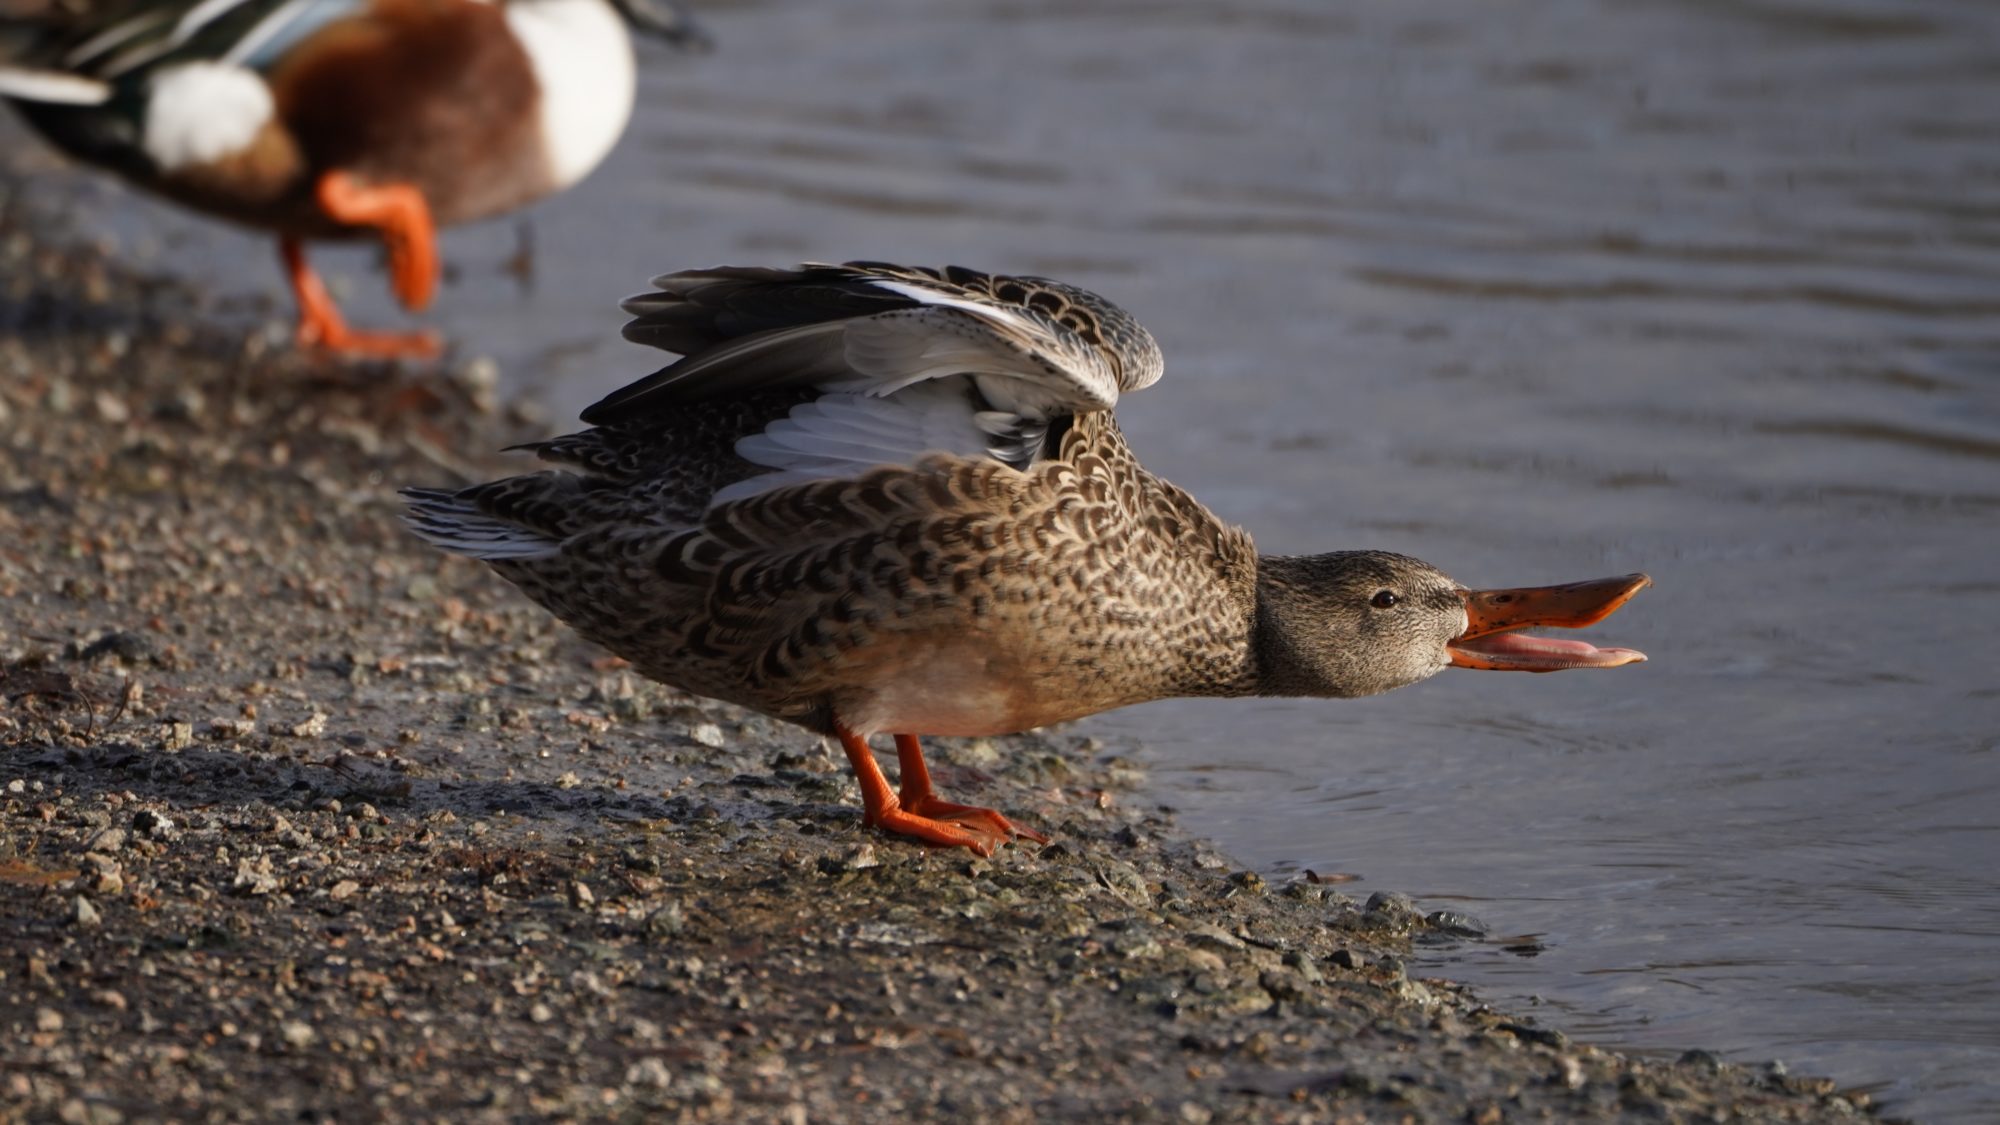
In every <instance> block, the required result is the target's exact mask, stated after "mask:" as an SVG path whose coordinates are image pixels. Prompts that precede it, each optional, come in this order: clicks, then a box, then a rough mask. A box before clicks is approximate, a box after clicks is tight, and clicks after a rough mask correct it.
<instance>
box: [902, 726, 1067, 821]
mask: <svg viewBox="0 0 2000 1125" xmlns="http://www.w3.org/2000/svg"><path fill="white" fill-rule="evenodd" d="M896 762H897V764H898V765H899V766H900V767H901V772H902V774H903V791H902V793H900V794H899V795H898V800H899V801H900V802H901V804H902V806H903V807H904V808H906V809H908V810H909V811H911V812H913V813H916V814H918V815H920V816H927V817H932V818H935V819H937V820H949V821H954V822H957V823H959V824H963V825H966V826H967V827H972V826H974V825H990V826H991V827H992V828H993V829H994V830H995V831H998V832H999V833H1000V834H1001V835H1003V836H1005V837H1007V838H1008V839H1012V838H1014V837H1015V836H1026V837H1027V838H1028V839H1030V840H1033V841H1035V842H1036V843H1038V844H1046V843H1048V842H1049V838H1048V837H1047V836H1044V835H1042V834H1041V833H1040V832H1037V831H1035V830H1034V829H1032V828H1022V827H1021V826H1019V825H1017V824H1015V823H1014V822H1013V821H1011V820H1008V819H1007V818H1006V817H1004V816H1001V815H1000V814H999V813H998V812H995V811H994V810H992V809H988V808H981V807H979V806H978V805H954V804H952V803H951V802H950V801H944V800H939V799H938V797H937V795H936V794H935V793H933V792H931V771H930V767H929V766H926V765H925V764H924V748H923V746H922V745H921V744H919V743H918V742H917V736H916V735H914V734H899V735H897V736H896Z"/></svg>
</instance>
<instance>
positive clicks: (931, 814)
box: [839, 730, 1049, 855]
mask: <svg viewBox="0 0 2000 1125" xmlns="http://www.w3.org/2000/svg"><path fill="white" fill-rule="evenodd" d="M839 733H840V744H841V746H842V747H844V748H845V749H846V750H847V760H848V762H850V763H851V764H852V765H853V766H854V776H855V780H857V781H858V782H860V784H861V804H862V807H863V808H864V809H865V810H867V811H866V815H865V817H864V818H863V819H864V822H865V823H867V824H870V825H872V826H874V827H876V828H880V829H881V830H882V831H884V832H895V833H898V834H900V835H904V836H915V837H916V838H917V839H919V840H922V841H924V842H925V843H927V844H941V845H944V846H946V847H961V848H971V849H972V850H973V851H975V852H977V853H979V854H980V855H992V854H993V849H994V848H995V847H997V846H999V845H1000V844H1003V843H1006V842H1007V841H1008V840H1010V839H1012V838H1014V837H1016V836H1025V837H1027V838H1028V839H1030V840H1034V841H1035V842H1037V843H1042V844H1046V843H1048V842H1049V838H1048V837H1047V836H1044V835H1042V834H1041V833H1039V832H1036V831H1034V830H1032V829H1028V828H1021V827H1019V826H1017V825H1015V824H1014V823H1013V822H1012V821H1010V820H1008V819H1007V818H1006V817H1004V816H1001V815H1000V814H999V813H998V812H995V811H994V810H992V809H985V808H979V807H977V806H973V805H954V804H952V803H951V802H949V801H941V800H939V799H938V798H937V796H936V795H935V794H933V793H932V792H931V775H930V770H929V769H928V768H927V767H926V766H925V765H924V751H923V748H922V747H921V746H920V745H918V743H917V738H916V736H915V735H909V734H899V735H897V736H896V757H897V760H898V761H899V762H900V763H901V765H902V772H903V792H902V795H901V796H900V797H899V796H897V795H896V794H895V793H893V792H891V791H890V789H889V779H888V778H886V777H884V776H882V767H881V765H879V764H878V763H877V762H876V761H875V752H874V751H873V750H870V749H869V748H868V742H867V740H866V739H864V738H862V737H861V736H860V735H857V734H854V733H853V732H851V731H846V730H842V731H840V732H839Z"/></svg>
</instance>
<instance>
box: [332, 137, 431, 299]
mask: <svg viewBox="0 0 2000 1125" xmlns="http://www.w3.org/2000/svg"><path fill="white" fill-rule="evenodd" d="M313 197H314V198H315V199H317V200H319V206H320V210H322V211H325V212H326V213H327V216H328V217H329V218H331V219H333V220H335V221H336V222H341V223H346V224H348V225H349V226H357V227H375V228H376V229H378V230H380V231H381V232H382V241H383V243H384V244H386V245H387V246H388V247H389V281H390V284H391V285H392V286H394V287H395V290H396V299H397V300H399V301H401V302H403V307H404V308H406V309H409V310H410V311H411V312H417V311H419V310H421V309H422V308H423V307H424V306H425V305H428V304H430V303H431V294H432V293H435V292H436V291H437V279H438V253H437V228H436V227H435V226H433V225H432V224H431V208H430V204H428V203H425V202H424V196H423V193H422V192H420V191H418V190H417V189H416V188H413V187H411V186H410V185H408V184H389V185H386V186H383V187H366V186H364V185H362V184H359V183H356V182H355V180H354V177H353V176H350V175H348V174H347V173H345V172H328V173H327V174H326V175H324V176H321V177H320V178H319V186H318V187H317V188H316V189H315V190H314V192H313Z"/></svg>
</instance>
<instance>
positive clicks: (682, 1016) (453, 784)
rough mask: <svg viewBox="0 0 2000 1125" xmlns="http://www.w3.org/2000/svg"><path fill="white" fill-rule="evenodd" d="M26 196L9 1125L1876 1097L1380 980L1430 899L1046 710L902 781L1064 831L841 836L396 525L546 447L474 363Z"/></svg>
mask: <svg viewBox="0 0 2000 1125" xmlns="http://www.w3.org/2000/svg"><path fill="white" fill-rule="evenodd" d="M0 164H4V161H0ZM31 211H32V208H30V207H29V206H28V205H27V204H24V203H22V202H21V201H20V199H19V196H18V195H17V194H16V193H13V192H11V191H10V190H9V185H8V181H7V179H6V176H5V173H4V170H0V904H3V905H0V915H4V918H5V924H4V926H0V946H3V947H0V1120H35V1121H41V1120H62V1121H74V1122H116V1121H126V1120H165V1119H173V1120H182V1119H200V1120H274V1119H280V1118H284V1119H293V1120H333V1119H345V1120H355V1119H391V1120H402V1119H440V1118H443V1119H451V1120H481V1121H484V1120H496V1121H497V1120H523V1119H543V1118H562V1119H577V1118H597V1117H624V1118H641V1117H644V1118H652V1117H655V1116H669V1115H671V1116H672V1117H674V1118H675V1119H685V1120H698V1121H728V1122H735V1121H763V1120H775V1121H808V1120H813V1121H832V1120H886V1119H891V1118H898V1119H907V1120H918V1121H921V1120H937V1119H942V1118H945V1117H947V1116H950V1117H953V1118H956V1119H959V1120H967V1121H986V1120H993V1121H1040V1120H1052V1119H1056V1118H1058V1117H1062V1116H1077V1117H1084V1118H1094V1119H1124V1120H1166V1121H1182V1122H1205V1121H1210V1120H1227V1121H1234V1120H1255V1121H1264V1120H1300V1121H1335V1120H1355V1121H1452V1122H1460V1121H1463V1122H1475V1123H1493V1122H1503V1121H1522V1120H1559V1121H1611V1120H1643V1121H1670V1122H1678V1121H1822V1120H1824V1121H1835V1120H1856V1119H1863V1118H1871V1114H1870V1110H1869V1108H1868V1105H1867V1098H1866V1095H1865V1094H1860V1093H1856V1092H1841V1091H1839V1090H1837V1089H1836V1086H1835V1083H1833V1082H1832V1081H1828V1080H1822V1079H1811V1078H1797V1077H1791V1076H1786V1075H1784V1074H1783V1073H1781V1072H1778V1071H1775V1070H1771V1069H1752V1068H1743V1067H1738V1066H1735V1065H1731V1064H1727V1063H1722V1062H1719V1061H1718V1060H1717V1059H1716V1058H1715V1057H1714V1056H1713V1055H1710V1054H1708V1053H1706V1052H1701V1051H1690V1052H1689V1053H1688V1054H1687V1055H1685V1056H1683V1057H1681V1058H1680V1059H1678V1060H1675V1059H1665V1060H1655V1059H1638V1058H1632V1057H1628V1056H1625V1055H1620V1054H1617V1053H1613V1052H1608V1051H1602V1050H1599V1049H1596V1048H1593V1047H1590V1046H1587V1045H1582V1044H1577V1043H1573V1042H1571V1041H1569V1040H1568V1039H1567V1038H1566V1037H1565V1036H1564V1035H1563V1034H1562V1032H1561V1031H1560V1030H1559V1029H1556V1028H1551V1027H1544V1026H1540V1025H1538V1024H1537V1023H1535V1021H1533V1020H1531V1019H1526V1018H1522V1017H1519V1016H1516V1015H1512V1014H1509V1013H1506V1012H1500V1011H1495V1010H1493V1009H1492V1008H1490V1007H1488V1006H1486V1005H1484V1004H1482V1003H1481V1002H1480V1001H1479V1000H1478V999H1477V998H1476V997H1474V996H1472V995H1470V994H1469V993H1467V992H1466V991H1464V990H1462V989H1460V988H1457V987H1455V986H1452V985H1450V984H1447V983H1444V982H1440V981H1429V980H1413V979H1411V978H1410V977H1409V976H1408V975H1407V973H1406V972H1405V969H1404V956H1405V954H1406V952H1407V950H1408V948H1409V943H1410V942H1411V941H1412V940H1413V939H1416V940H1421V939H1422V938H1423V937H1424V936H1425V935H1426V934H1427V933H1437V932H1441V931H1442V932H1449V931H1450V930H1451V929H1452V928H1453V927H1454V926H1457V925H1459V924H1460V920H1458V919H1455V918H1453V917H1451V916H1449V915H1446V914H1442V913H1435V914H1428V915H1427V914H1426V913H1424V908H1423V907H1421V906H1412V904H1411V903H1409V902H1408V901H1407V900H1405V899H1402V898H1401V897H1400V896H1379V895H1378V896H1376V897H1375V898H1374V899H1372V900H1370V901H1369V902H1368V903H1358V902H1355V901H1353V900H1351V899H1350V898H1349V897H1347V896H1345V895H1343V894H1341V893H1340V892H1339V890H1338V889H1337V888H1336V887H1333V886H1329V885H1322V884H1319V883H1316V882H1311V881H1300V882H1294V883H1291V884H1287V885H1283V886H1278V885H1273V884H1270V883H1267V882H1266V881H1265V880H1264V879H1262V878H1260V877H1259V876H1258V875H1257V874H1255V873H1253V872H1249V871H1244V870H1241V869H1239V868H1238V867H1236V866H1235V865H1234V864H1233V863H1232V862H1231V861H1230V860H1229V859H1228V858H1227V857H1225V856H1222V855H1220V854H1218V853H1217V852H1216V851H1215V850H1214V849H1213V848H1212V847H1211V846H1209V845H1207V844H1205V843H1203V842H1200V841H1196V840H1190V839H1188V838H1186V837H1185V836H1183V835H1181V834H1180V833H1179V831H1178V830H1177V829H1176V827H1175V825H1174V824H1173V822H1172V821H1171V819H1170V818H1169V817H1167V816H1166V815H1164V814H1163V813H1161V812H1160V811H1158V810H1155V809H1151V808H1148V807H1146V806H1145V804H1144V803H1143V802H1142V801H1140V800H1139V799H1138V798H1137V797H1136V796H1135V795H1134V791H1133V783H1134V780H1135V779H1136V777H1137V776H1138V767H1137V766H1136V765H1135V764H1134V763H1132V762H1130V761H1127V760H1123V759H1121V758H1119V757H1116V756H1113V755H1109V754H1107V753H1106V752H1105V751H1104V749H1103V748H1102V747H1100V746H1097V745H1095V744H1093V743H1092V742H1090V741H1088V740H1085V739H1081V738H1078V737H1075V736H1073V735H1066V734H1064V733H1062V732H1061V731H1054V732H1046V733H1043V734H1038V735H1030V736H1021V737H1016V738H1010V739H994V740H959V741H953V740H939V741H937V742H936V743H935V746H936V749H935V751H934V754H933V761H934V766H933V769H934V770H935V772H936V773H937V775H938V781H939V784H940V786H941V787H942V788H943V789H944V791H945V792H947V793H949V794H951V795H952V796H954V797H956V798H959V799H963V800H970V801H975V802H978V803H981V804H990V805H993V806H995V807H997V808H1001V809H1004V810H1006V811H1007V812H1008V813H1009V814H1010V815H1012V816H1015V817H1016V818H1017V819H1019V820H1021V821H1022V822H1023V823H1026V824H1029V825H1033V826H1035V827H1038V828H1040V829H1042V830H1043V831H1046V832H1047V833H1048V834H1049V835H1050V836H1051V837H1052V838H1053V839H1054V840H1055V843H1054V844H1053V845H1052V846H1049V847H1046V848H1037V847H1035V846H1033V845H1028V846H1010V847H1007V848H1005V849H1003V850H1002V851H1001V853H1000V854H999V855H997V856H995V857H994V858H993V859H991V860H981V859H977V858H974V857H972V856H970V855H968V854H965V853H963V852H961V851H943V850H931V849H925V848H923V847H920V846H917V845H914V844H911V843H907V842H904V841H900V840H895V839H890V838H886V837H882V836H879V835H877V834H876V833H874V832H872V831H869V830H867V829H865V828H863V827H862V826H861V823H860V814H859V801H858V796H857V794H856V792H855V790H854V787H853V785H852V784H851V781H850V778H849V775H848V772H847V768H846V765H845V762H844V760H843V759H842V758H841V756H840V754H839V753H838V752H837V751H830V750H829V748H827V747H826V746H824V745H822V744H821V742H820V740H818V739H817V738H815V737H813V736H810V735H808V734H806V733H804V732H802V731H799V730H797V729H794V728H790V727H785V726H782V725H779V724H775V723H772V722H770V721H768V720H765V719H762V718H760V717H757V716H755V715H750V714H747V713H744V712H741V711H738V710H734V709H731V708H727V707H722V706H718V705H713V704H709V703H706V702H703V701H701V700H697V699H693V698H690V697H687V696H683V695H679V694H677V693H674V692H672V691H669V690H667V689H664V688H661V687H659V686H657V685H654V684H650V683H646V682H643V681H640V680H638V679H636V678H635V677H633V676H631V675H630V674H629V673H627V672H625V671H623V670H622V669H621V668H620V666H619V665H618V663H617V662H616V661H614V660H611V659H609V658H607V657H605V656H604V654H602V653H601V652H599V651H596V650H594V649H592V648H590V647H589V646H587V645H584V644H583V643H582V642H580V641H578V640H576V639H575V638H574V637H573V636H571V635H570V634H569V633H568V632H567V631H566V630H565V629H563V628H562V627H561V626H559V625H557V624H556V623H555V622H554V621H553V620H552V619H550V618H549V617H548V616H547V615H546V614H545V613H543V612H542V611H540V610H539V609H536V608H534V607H533V606H531V605H530V604H529V603H528V602H527V601H526V599H524V598H522V597H520V596H518V595H517V594H516V593H515V592H514V591H513V590H512V589H511V588H510V587H508V586H506V585H505V584H504V583H503V582H501V581H500V580H498V579H497V578H495V577H493V576H492V575H491V574H489V573H488V572H486V571H485V570H484V569H483V568H481V567H479V566H476V565H474V564H470V563H467V562H464V561H462V560H457V559H452V558H447V557H445V556H442V555H440V554H438V553H436V552H433V551H430V550H428V549H427V548H425V547H424V546H423V545H422V544H420V543H418V542H417V541H416V540H415V539H414V538H413V537H411V536H410V535H408V534H406V533H405V532H404V531H403V530H402V528H401V526H400V525H399V523H398V520H397V512H398V506H397V503H396V499H395V495H394V489H395V487H396V486H398V485H400V484H404V483H431V484H439V483H451V482H454V481H457V480H462V479H467V478H469V477H471V476H473V475H477V474H480V473H484V472H487V471H490V470H494V469H496V468H499V467H500V466H501V461H500V460H499V459H498V458H497V456H496V457H489V456H488V454H487V452H486V451H489V450H496V449H498V448H500V447H501V446H504V445H506V444H508V442H509V441H512V440H519V439H521V438H524V437H534V436H541V435H543V434H545V433H547V432H549V431H550V430H551V429H552V428H558V427H556V426H555V424H553V423H550V422H547V421H544V420H540V419H537V418H536V417H534V416H533V414H532V412H530V411H527V410H525V409H523V408H518V407H510V406H508V405H506V404H500V403H496V402H494V401H492V392H491V390H490V383H491V380H490V378H482V377H481V376H482V374H483V373H482V371H481V370H480V366H479V365H478V364H461V365H458V366H456V367H453V366H447V368H446V369H445V370H443V371H442V372H414V373H413V372H408V371H403V370H399V369H396V368H392V367H365V366H364V367H352V366H343V365H338V364H331V363H325V362H319V361H315V360H313V359H311V358H309V357H304V356H300V355H297V354H295V353H292V352H291V351H289V350H288V349H285V348H283V347H274V346H271V345H270V344H269V343H268V342H267V341H266V336H265V334H263V333H261V332H252V333H249V334H247V335H246V334H245V333H244V332H243V331H242V330H241V329H240V327H238V328H225V327H221V326H217V325H215V324H212V323H207V322H205V321H204V320H203V318H201V317H200V316H199V315H197V314H196V313H195V312H194V309H195V307H196V305H197V303H198V302H197V301H196V300H195V299H194V298H193V296H192V295H191V291H190V290H189V289H187V288H186V287H185V286H184V285H182V284H180V283H176V282H173V281H170V280H160V279H154V278H147V277H141V276H135V275H133V274H132V273H130V272H128V271H126V270H124V269H122V268H121V267H120V266H119V265H118V264H117V263H115V262H112V261H108V260H106V259H105V258H104V256H103V255H101V254H99V253H98V252H96V251H94V250H92V249H91V248H89V247H88V246H87V245H85V244H84V243H83V242H82V240H80V239H76V238H72V237H68V236H65V235H63V234H62V233H60V232H61V222H60V217H59V216H50V215H46V214H38V213H31ZM51 230H54V231H56V232H58V233H55V234H50V233H48V232H49V231H51ZM462 459H463V460H462ZM1871 1119H1872V1118H1871Z"/></svg>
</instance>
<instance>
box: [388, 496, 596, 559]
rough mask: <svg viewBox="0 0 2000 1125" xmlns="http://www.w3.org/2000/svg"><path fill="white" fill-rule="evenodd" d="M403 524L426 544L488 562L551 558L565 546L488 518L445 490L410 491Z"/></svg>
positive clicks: (506, 522) (469, 503) (500, 520)
mask: <svg viewBox="0 0 2000 1125" xmlns="http://www.w3.org/2000/svg"><path fill="white" fill-rule="evenodd" d="M402 494H403V499H404V500H406V501H408V502H409V511H407V512H405V513H404V514H403V522H404V523H405V524H408V525H409V528H410V530H411V531H414V532H416V533H417V535H418V537H419V538H421V539H423V540H424V542H426V543H429V544H430V545H431V546H433V547H436V548H438V549H440V550H445V551H450V552H451V553H453V554H455V555H466V556H469V557H471V558H475V559H483V560H485V561H487V562H498V561H502V560H523V559H538V558H547V557H549V556H551V555H554V554H555V553H556V552H557V551H558V550H559V549H560V548H561V546H562V544H561V543H559V542H557V541H556V540H554V539H550V538H549V537H547V536H545V535H542V534H540V533H538V532H535V531H532V530H530V529H528V528H525V527H522V526H521V525H520V524H517V523H510V522H508V521H507V520H504V519H500V518H497V517H495V516H491V515H488V514H487V513H485V512H482V511H480V510H479V508H478V507H477V506H476V505H475V504H474V502H473V501H472V500H470V499H467V498H466V497H464V496H463V495H461V494H459V493H457V492H453V491H450V490H448V489H442V488H406V489H403V493H402Z"/></svg>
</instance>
